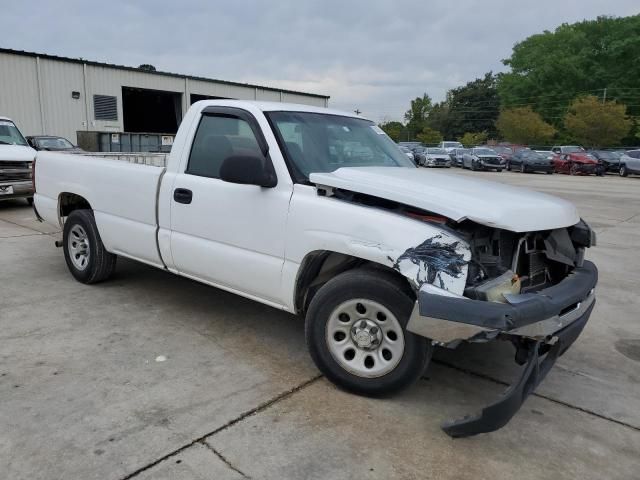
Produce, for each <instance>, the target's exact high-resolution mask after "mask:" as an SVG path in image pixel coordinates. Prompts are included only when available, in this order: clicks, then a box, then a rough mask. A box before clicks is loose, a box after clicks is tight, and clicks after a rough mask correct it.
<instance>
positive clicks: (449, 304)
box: [394, 220, 598, 437]
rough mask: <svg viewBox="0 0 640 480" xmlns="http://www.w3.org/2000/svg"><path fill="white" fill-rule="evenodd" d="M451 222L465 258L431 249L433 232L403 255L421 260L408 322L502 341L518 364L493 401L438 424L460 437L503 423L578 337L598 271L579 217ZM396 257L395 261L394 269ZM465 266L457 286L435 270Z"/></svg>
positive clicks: (443, 336)
mask: <svg viewBox="0 0 640 480" xmlns="http://www.w3.org/2000/svg"><path fill="white" fill-rule="evenodd" d="M455 229H456V233H457V234H458V235H460V236H461V237H462V238H464V239H465V240H466V242H467V244H468V246H469V249H470V252H471V255H470V258H468V259H466V258H464V257H463V256H462V255H456V254H455V248H453V249H451V248H449V249H448V250H447V249H445V250H444V252H445V254H444V257H443V256H442V255H443V254H442V250H441V252H440V253H439V254H436V253H435V251H433V252H431V251H430V248H431V247H432V245H433V244H434V242H436V243H437V240H435V239H428V240H427V241H425V243H423V244H422V245H420V246H418V247H416V248H414V249H409V250H407V252H405V254H403V256H402V257H403V258H404V259H410V261H413V262H422V265H421V269H422V270H423V271H424V272H425V273H424V274H423V277H424V279H425V281H424V282H421V283H420V285H419V287H418V289H417V300H416V304H415V307H414V310H413V313H412V315H411V318H410V319H409V322H408V324H407V330H409V331H410V332H413V333H415V334H417V335H421V336H424V337H426V338H429V339H431V340H432V341H433V342H434V344H435V345H439V346H442V347H448V348H455V347H457V346H458V345H459V344H460V343H462V342H487V341H491V340H504V341H509V342H511V343H512V344H513V345H514V347H515V361H516V362H517V363H518V364H520V365H524V368H523V369H522V372H521V374H520V377H519V378H518V380H516V381H515V382H514V383H513V385H511V386H510V387H509V389H508V390H507V391H506V392H505V393H504V394H503V395H502V396H501V397H500V398H499V399H498V400H497V401H496V402H495V403H493V404H491V405H489V406H487V407H485V408H484V409H482V411H481V412H480V413H478V414H476V415H468V416H465V417H464V418H462V419H459V420H452V421H447V422H445V423H444V425H443V426H442V428H443V430H444V431H445V432H446V433H447V434H448V435H450V436H452V437H465V436H470V435H476V434H478V433H485V432H491V431H494V430H497V429H499V428H501V427H503V426H504V425H506V424H507V423H508V422H509V420H510V419H511V418H512V417H513V415H514V414H515V413H516V412H517V411H518V409H519V408H520V406H521V405H522V403H523V402H524V401H525V399H526V398H527V397H528V395H529V394H531V393H532V392H533V390H534V389H535V388H536V387H537V385H538V384H539V383H540V382H541V381H542V380H543V379H544V377H545V376H546V374H547V373H548V372H549V370H550V369H551V367H552V366H553V365H554V363H555V361H556V359H557V358H558V357H559V356H560V355H562V354H563V353H564V352H565V351H566V350H567V349H568V348H569V347H570V346H571V344H572V343H573V342H574V341H575V340H576V339H577V338H578V336H579V335H580V333H581V331H582V329H583V328H584V326H585V324H586V323H587V321H588V319H589V316H590V314H591V311H592V310H593V307H594V305H595V286H596V283H597V280H598V271H597V269H596V267H595V265H594V264H593V263H591V262H589V261H586V260H584V252H585V249H586V248H588V247H591V246H593V245H595V234H594V232H593V231H592V230H591V229H590V228H589V226H588V225H587V224H586V223H585V222H584V221H582V220H581V221H580V222H579V223H577V224H576V225H573V226H571V227H568V228H559V229H553V230H547V231H538V232H527V233H514V232H511V231H508V230H503V229H496V228H490V227H486V226H483V225H478V224H476V223H474V222H470V221H465V222H462V223H461V224H459V225H457V226H456V228H455ZM451 245H452V244H450V246H451ZM438 249H439V247H438V248H436V249H435V250H438ZM452 250H453V251H452ZM425 254H426V255H425ZM403 258H400V259H399V260H400V261H396V262H395V263H394V266H395V267H396V268H398V269H399V270H400V267H401V264H402V260H403ZM465 266H466V269H467V276H466V285H465V288H464V293H463V294H456V293H453V292H451V291H450V290H447V289H445V288H442V287H443V285H442V284H439V282H438V277H440V276H442V274H443V272H445V274H446V275H454V276H455V275H456V274H457V273H459V272H461V271H462V268H463V267H465Z"/></svg>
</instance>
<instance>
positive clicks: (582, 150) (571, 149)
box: [562, 146, 584, 153]
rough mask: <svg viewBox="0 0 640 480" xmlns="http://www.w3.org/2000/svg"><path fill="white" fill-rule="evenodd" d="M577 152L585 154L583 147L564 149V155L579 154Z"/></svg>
mask: <svg viewBox="0 0 640 480" xmlns="http://www.w3.org/2000/svg"><path fill="white" fill-rule="evenodd" d="M577 152H584V148H582V147H574V146H571V147H562V153H577Z"/></svg>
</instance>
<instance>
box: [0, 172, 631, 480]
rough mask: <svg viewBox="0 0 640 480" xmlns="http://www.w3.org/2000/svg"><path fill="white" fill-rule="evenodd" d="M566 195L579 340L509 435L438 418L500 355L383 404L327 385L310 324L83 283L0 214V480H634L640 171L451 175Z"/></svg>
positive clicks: (494, 388) (507, 371) (487, 353)
mask: <svg viewBox="0 0 640 480" xmlns="http://www.w3.org/2000/svg"><path fill="white" fill-rule="evenodd" d="M452 173H454V174H459V175H473V176H477V177H478V178H490V179H493V180H498V181H502V182H505V183H509V184H515V185H522V186H527V187H529V188H533V189H536V190H540V191H543V192H547V193H553V194H556V195H559V196H561V197H564V198H566V199H568V200H570V201H572V202H574V203H575V204H576V205H578V207H579V210H580V212H581V214H582V216H583V217H584V218H585V219H586V220H587V221H588V222H589V223H590V224H591V225H592V227H594V228H595V230H596V231H597V233H598V241H599V245H598V247H596V248H593V249H591V251H589V253H588V258H590V259H591V260H593V261H594V262H596V264H597V265H598V267H599V269H600V283H599V287H598V301H597V305H596V308H595V311H594V313H593V315H592V317H591V321H590V322H589V324H588V325H587V327H586V330H585V331H584V333H583V335H582V336H581V337H580V339H579V340H578V341H577V342H576V344H574V346H573V347H572V348H571V349H570V350H569V352H568V353H567V354H566V355H565V356H563V357H562V358H561V359H560V360H559V361H558V363H557V364H556V367H555V369H554V370H553V371H552V372H551V373H550V374H549V376H548V377H547V379H546V380H545V382H544V383H543V384H542V385H541V386H540V388H539V389H538V391H537V393H536V394H535V395H534V396H532V397H530V398H529V399H528V400H527V402H526V403H525V405H524V406H523V408H522V409H521V411H520V412H519V413H518V414H517V415H516V417H515V418H514V419H513V420H512V421H511V423H510V424H509V425H507V426H506V427H505V428H503V429H502V430H500V431H498V432H495V433H493V434H489V435H480V436H477V437H474V438H469V439H458V440H453V439H451V438H449V437H447V436H446V435H445V434H444V433H442V431H441V430H440V427H439V425H440V423H441V422H442V421H443V420H444V419H447V418H451V417H457V416H461V415H463V414H466V413H471V412H473V411H474V410H475V409H477V408H478V407H480V406H482V405H484V404H486V403H488V402H490V401H491V400H492V399H494V398H495V397H496V396H497V395H499V394H500V392H502V391H503V390H504V388H505V386H504V385H505V382H508V381H509V380H510V379H511V378H513V376H514V375H515V373H516V370H517V369H516V368H515V366H514V365H513V363H512V351H511V348H510V347H509V346H508V345H504V344H489V345H473V346H464V347H461V348H460V349H458V350H456V351H439V352H437V353H436V357H435V359H434V362H433V363H432V365H431V368H430V369H429V371H428V372H427V373H426V375H425V377H424V378H423V379H422V380H420V381H419V382H418V384H416V385H415V386H414V387H412V388H411V389H409V390H408V391H406V392H404V393H402V394H400V395H396V396H394V397H392V398H388V399H382V400H380V399H378V400H374V399H367V398H362V397H357V396H354V395H350V394H347V393H344V392H342V391H340V390H338V389H336V388H335V387H334V386H333V385H332V384H330V383H329V382H328V381H327V380H325V379H324V378H322V377H321V376H320V375H319V373H318V371H317V370H316V368H315V367H314V365H313V364H312V362H311V359H310V358H309V357H308V355H307V353H306V349H305V344H304V336H303V323H302V322H301V321H300V320H299V319H297V318H295V317H293V316H290V315H288V314H285V313H282V312H279V311H277V310H274V309H271V308H269V307H266V306H262V305H259V304H257V303H254V302H251V301H249V300H245V299H242V298H240V297H237V296H234V295H232V294H229V293H225V292H222V291H219V290H215V289H212V288H209V287H206V286H204V285H200V284H198V283H195V282H192V281H190V280H187V279H183V278H179V277H177V276H173V275H170V274H167V273H164V272H162V271H159V270H156V269H153V268H151V267H147V266H144V265H141V264H137V263H133V262H129V261H123V260H119V264H118V269H117V273H116V275H115V277H114V278H113V279H112V280H111V281H109V282H106V283H103V284H100V285H95V286H85V285H82V284H79V283H77V282H76V281H74V280H73V278H72V277H71V275H70V274H69V273H68V272H67V269H66V265H65V263H64V259H63V256H62V251H61V250H59V249H56V248H55V247H54V245H53V241H54V239H55V238H57V236H58V234H57V233H56V232H55V230H54V229H51V228H49V227H47V226H45V225H43V224H39V223H38V222H37V221H36V220H35V218H34V216H33V213H32V210H31V209H30V208H29V207H27V205H26V203H23V202H18V201H15V202H4V203H0V279H1V284H0V285H1V288H0V399H1V400H0V472H3V473H2V475H0V476H1V477H2V478H7V479H12V480H13V479H83V480H85V479H101V480H102V479H129V478H135V479H140V480H142V479H145V480H146V479H205V478H206V479H227V478H228V479H242V478H254V479H259V478H274V479H276V478H277V479H280V478H287V479H288V478H292V479H298V478H318V479H325V478H327V479H328V478H331V479H342V478H344V479H348V478H372V479H377V478H379V479H389V478H399V479H400V478H401V479H404V478H438V479H441V478H442V479H484V478H487V479H503V478H504V479H510V478H516V477H517V478H520V479H538V478H539V479H542V478H544V479H549V478H553V479H575V478H581V479H587V478H589V479H590V478H593V479H602V478H607V479H635V478H638V477H639V476H640V455H639V452H640V320H639V318H638V311H639V310H640V300H639V299H638V293H637V292H638V291H639V290H640V256H639V255H638V253H637V252H636V248H638V245H640V178H619V177H614V176H607V177H604V178H598V177H569V176H565V175H553V176H548V175H531V174H528V175H523V174H517V173H509V172H502V173H488V172H487V173H484V172H474V173H471V172H467V171H461V170H458V169H456V170H452Z"/></svg>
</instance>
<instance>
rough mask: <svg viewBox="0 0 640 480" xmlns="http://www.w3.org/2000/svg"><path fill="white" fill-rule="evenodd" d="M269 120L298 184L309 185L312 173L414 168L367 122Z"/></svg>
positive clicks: (305, 116) (304, 116) (302, 116)
mask: <svg viewBox="0 0 640 480" xmlns="http://www.w3.org/2000/svg"><path fill="white" fill-rule="evenodd" d="M267 117H268V118H269V120H270V122H271V123H272V125H273V126H274V127H275V130H276V131H277V134H278V135H279V136H280V137H281V139H282V140H283V141H284V146H285V150H286V154H287V158H288V160H289V163H290V166H291V168H292V170H294V172H293V173H294V175H295V176H296V177H297V180H298V181H308V180H309V174H310V173H317V172H332V171H334V170H337V169H338V168H340V167H411V168H415V164H414V163H413V162H412V161H411V160H409V158H408V157H407V156H406V155H404V154H403V153H402V152H401V151H400V150H399V149H398V147H397V146H396V144H395V143H394V142H393V140H391V139H390V138H389V137H388V136H387V135H386V134H385V133H384V132H383V131H382V130H381V129H380V128H379V127H378V126H376V125H375V124H374V123H373V122H370V121H368V120H364V119H361V118H352V117H342V116H338V115H326V114H320V113H308V112H268V113H267Z"/></svg>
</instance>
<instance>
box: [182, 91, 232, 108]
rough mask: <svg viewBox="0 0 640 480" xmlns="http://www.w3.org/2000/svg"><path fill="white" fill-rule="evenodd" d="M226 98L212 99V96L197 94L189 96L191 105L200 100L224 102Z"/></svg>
mask: <svg viewBox="0 0 640 480" xmlns="http://www.w3.org/2000/svg"><path fill="white" fill-rule="evenodd" d="M227 98H228V97H214V96H212V95H200V94H199V93H192V94H191V105H193V104H194V103H196V102H199V101H200V100H225V99H227Z"/></svg>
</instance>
